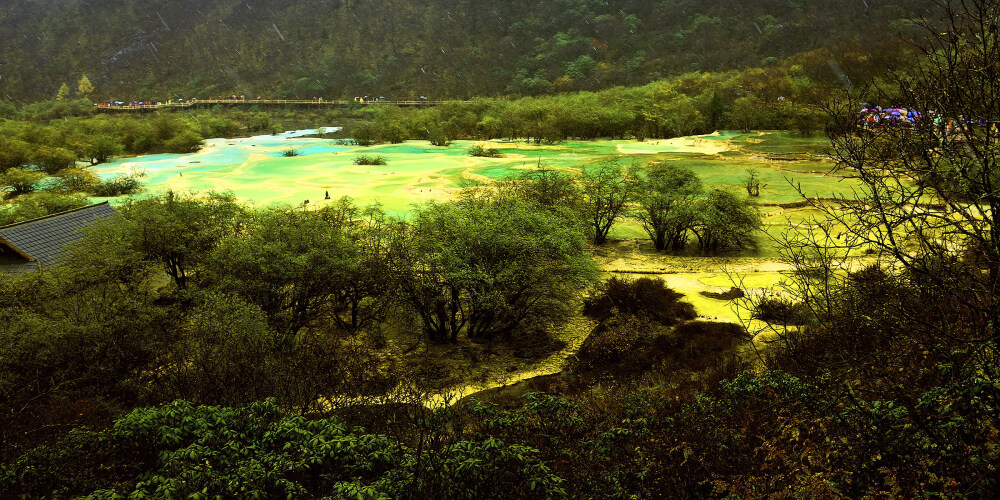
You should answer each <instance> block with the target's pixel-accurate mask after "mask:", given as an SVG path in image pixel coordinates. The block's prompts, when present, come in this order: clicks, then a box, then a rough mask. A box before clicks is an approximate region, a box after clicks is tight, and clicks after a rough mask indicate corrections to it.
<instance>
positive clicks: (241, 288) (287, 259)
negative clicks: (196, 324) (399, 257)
mask: <svg viewBox="0 0 1000 500" xmlns="http://www.w3.org/2000/svg"><path fill="white" fill-rule="evenodd" d="M343 224H344V222H343V221H330V220H328V219H326V218H324V217H323V215H322V213H318V212H311V211H307V212H302V211H293V210H289V209H275V210H273V211H269V212H263V213H259V214H257V216H256V220H255V221H254V222H253V224H252V225H251V226H250V227H248V228H246V229H245V230H244V231H242V232H241V233H240V234H239V235H233V236H231V237H229V238H225V239H222V240H221V241H220V242H219V247H218V248H217V249H216V250H215V251H213V252H211V253H210V254H209V255H208V256H207V263H206V264H207V265H206V279H207V280H208V281H209V283H211V284H212V286H215V287H217V288H219V289H221V290H225V291H227V292H230V293H234V294H236V295H239V296H241V297H243V298H244V300H247V301H248V302H250V303H252V304H255V305H257V306H258V307H260V309H261V310H263V311H264V313H266V314H267V317H268V320H269V322H270V324H271V326H272V327H273V328H274V329H275V330H276V331H278V332H280V333H281V334H283V335H285V336H287V337H289V338H293V337H294V336H295V334H296V332H298V331H299V330H300V329H302V328H304V327H306V326H309V325H310V324H312V323H313V322H314V321H315V320H316V319H317V318H318V317H319V316H320V315H322V314H324V313H326V312H328V307H329V306H328V302H329V301H331V300H335V297H340V296H342V294H343V293H345V289H347V288H348V287H349V286H350V282H349V281H348V280H350V279H351V278H352V276H353V275H352V274H351V272H350V271H351V269H352V268H353V266H355V265H357V252H358V249H357V247H356V246H355V245H354V244H353V242H352V241H350V240H349V239H348V235H347V234H346V231H345V227H343Z"/></svg>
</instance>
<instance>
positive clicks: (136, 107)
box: [96, 99, 464, 111]
mask: <svg viewBox="0 0 1000 500" xmlns="http://www.w3.org/2000/svg"><path fill="white" fill-rule="evenodd" d="M446 102H464V101H428V100H426V99H420V100H413V101H387V100H384V99H376V100H357V101H348V100H345V99H334V100H326V99H323V100H312V99H191V100H188V101H182V102H176V101H168V102H152V103H146V102H143V103H141V104H139V103H136V104H132V103H123V104H117V103H106V102H102V103H98V104H96V106H97V109H98V110H108V111H141V110H146V109H172V108H191V107H202V106H211V105H215V104H230V105H238V106H239V105H247V106H252V105H265V106H275V105H276V106H283V105H296V106H303V105H308V106H317V107H319V106H350V105H359V106H369V105H372V104H379V103H381V104H392V105H395V106H438V105H440V104H444V103H446Z"/></svg>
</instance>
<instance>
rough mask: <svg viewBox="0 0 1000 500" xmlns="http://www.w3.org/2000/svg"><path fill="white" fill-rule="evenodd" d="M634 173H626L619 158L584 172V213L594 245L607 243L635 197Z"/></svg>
mask: <svg viewBox="0 0 1000 500" xmlns="http://www.w3.org/2000/svg"><path fill="white" fill-rule="evenodd" d="M633 170H634V168H633V169H632V170H629V171H626V170H625V169H623V168H622V167H621V165H619V164H618V160H617V159H615V158H609V159H607V160H605V161H603V162H601V164H600V165H598V166H596V167H592V168H590V169H587V170H585V171H584V172H583V193H584V199H585V200H586V202H585V203H586V205H585V207H586V208H585V210H586V214H587V220H588V224H589V226H590V229H591V230H592V231H593V234H594V244H595V245H600V244H603V243H604V242H605V241H607V239H608V233H609V232H610V231H611V227H612V226H613V225H614V224H615V222H617V221H618V219H619V218H620V217H621V216H623V215H625V211H626V209H627V207H628V204H629V202H631V201H632V199H633V197H634V196H635V190H636V183H635V181H634V171H633Z"/></svg>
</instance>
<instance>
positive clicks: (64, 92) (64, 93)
mask: <svg viewBox="0 0 1000 500" xmlns="http://www.w3.org/2000/svg"><path fill="white" fill-rule="evenodd" d="M67 97H69V85H66V82H63V84H62V85H60V86H59V91H58V92H56V100H57V101H64V100H66V98H67Z"/></svg>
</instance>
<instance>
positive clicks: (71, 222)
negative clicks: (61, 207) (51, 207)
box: [0, 202, 117, 273]
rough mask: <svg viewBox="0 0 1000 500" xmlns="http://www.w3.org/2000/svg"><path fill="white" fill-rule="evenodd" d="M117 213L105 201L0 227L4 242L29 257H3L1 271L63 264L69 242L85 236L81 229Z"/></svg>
mask: <svg viewBox="0 0 1000 500" xmlns="http://www.w3.org/2000/svg"><path fill="white" fill-rule="evenodd" d="M115 213H117V212H116V211H115V209H114V208H112V207H111V205H108V202H104V203H98V204H96V205H90V206H86V207H81V208H76V209H73V210H67V211H65V212H59V213H57V214H52V215H47V216H45V217H40V218H38V219H32V220H29V221H24V222H17V223H14V224H10V225H7V226H0V245H4V246H7V247H9V248H11V249H12V250H14V251H15V252H16V253H18V254H20V255H21V256H22V257H25V258H24V259H16V258H15V259H9V258H8V259H0V272H11V273H22V272H27V271H33V270H37V269H38V268H39V267H45V266H53V265H56V264H59V263H60V262H61V261H62V258H63V253H64V252H65V250H66V247H67V245H69V244H70V243H72V242H74V241H76V240H78V239H80V238H82V237H83V233H81V232H80V229H81V228H83V227H85V226H87V225H89V224H91V223H93V222H94V221H96V220H98V219H103V218H105V217H108V216H111V215H114V214H115Z"/></svg>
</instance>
